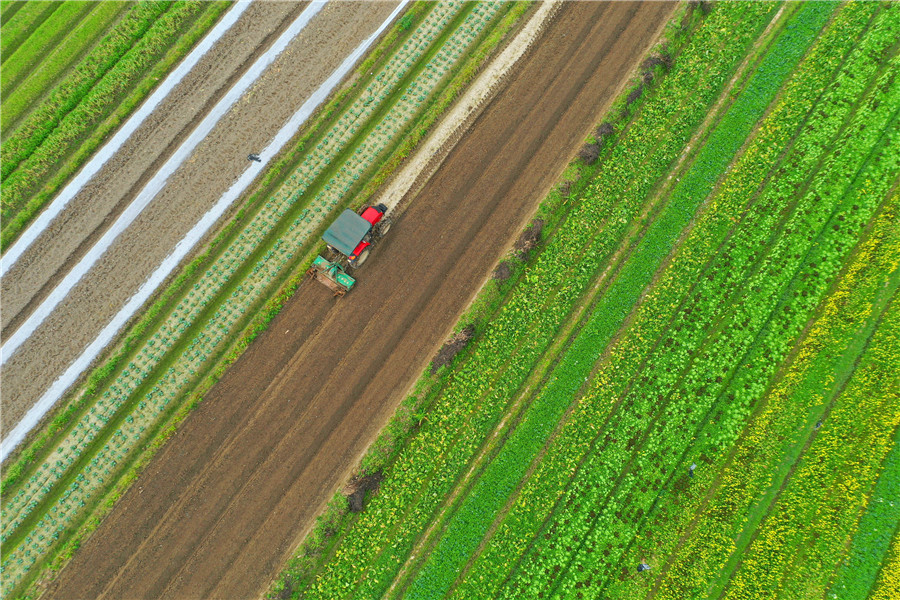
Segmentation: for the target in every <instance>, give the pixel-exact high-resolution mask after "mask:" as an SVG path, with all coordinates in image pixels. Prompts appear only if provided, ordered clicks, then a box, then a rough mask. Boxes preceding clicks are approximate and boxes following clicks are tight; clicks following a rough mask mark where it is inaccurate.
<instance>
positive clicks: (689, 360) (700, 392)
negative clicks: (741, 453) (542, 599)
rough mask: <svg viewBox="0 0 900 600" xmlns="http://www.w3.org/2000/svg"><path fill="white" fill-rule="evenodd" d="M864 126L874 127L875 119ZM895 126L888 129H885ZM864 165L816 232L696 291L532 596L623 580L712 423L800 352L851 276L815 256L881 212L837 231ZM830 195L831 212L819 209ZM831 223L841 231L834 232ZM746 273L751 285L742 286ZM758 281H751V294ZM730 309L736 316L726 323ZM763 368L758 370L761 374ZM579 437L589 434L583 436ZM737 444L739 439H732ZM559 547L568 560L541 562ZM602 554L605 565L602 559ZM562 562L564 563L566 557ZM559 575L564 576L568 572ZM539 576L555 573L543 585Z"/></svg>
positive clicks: (617, 422) (813, 201)
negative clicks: (831, 288) (831, 291)
mask: <svg viewBox="0 0 900 600" xmlns="http://www.w3.org/2000/svg"><path fill="white" fill-rule="evenodd" d="M862 122H866V123H869V124H871V123H872V122H873V121H871V120H869V119H865V118H864V119H862ZM883 124H884V122H883V121H882V122H881V124H880V125H881V126H882V127H883ZM857 133H858V131H857ZM868 149H871V146H869V147H868V148H867V150H868ZM864 157H865V154H863V155H862V156H857V157H856V159H857V162H851V161H848V162H847V163H845V164H846V166H847V170H846V171H838V170H837V169H835V172H834V174H833V175H832V176H831V178H829V179H830V181H827V183H822V184H818V185H815V188H814V189H813V191H811V192H809V193H808V195H807V196H806V198H804V200H805V201H806V206H807V207H808V208H805V210H804V212H807V211H808V212H809V213H810V214H811V215H812V216H813V218H810V219H809V220H807V217H806V215H805V214H804V215H801V214H798V213H795V215H794V216H793V217H792V218H791V220H790V221H788V222H787V226H786V227H785V228H784V230H783V231H784V233H783V234H782V235H781V237H780V238H777V239H776V240H772V241H774V244H772V243H769V244H766V238H767V237H768V230H763V231H761V232H759V233H760V234H761V235H758V236H756V239H752V240H749V241H750V242H751V243H750V244H749V245H747V244H741V245H740V246H739V247H737V248H736V250H737V256H734V257H731V258H732V260H731V261H729V260H728V257H727V256H726V257H725V258H726V260H725V261H724V262H723V263H722V264H721V265H720V268H719V269H718V272H716V270H713V271H711V272H707V273H706V274H705V278H704V279H702V280H700V282H699V283H698V284H697V285H695V287H694V290H693V291H692V294H691V297H690V300H689V302H687V303H685V304H684V305H683V309H682V311H681V315H680V316H679V318H678V319H677V320H676V321H675V322H674V323H673V325H674V327H673V328H670V329H669V331H668V333H666V334H662V333H661V334H660V335H659V336H658V337H655V338H651V339H656V340H658V341H659V342H661V343H660V344H659V345H658V346H657V348H656V350H655V351H654V352H653V353H651V354H650V355H649V356H648V361H647V363H645V365H644V367H643V369H642V370H641V377H640V379H639V380H637V381H634V382H633V383H632V384H631V385H630V387H629V388H628V390H627V392H626V393H625V395H624V396H623V397H622V398H621V400H620V401H619V402H617V404H618V405H619V407H620V409H619V410H618V411H617V412H615V413H614V414H613V415H612V416H611V417H610V418H609V419H608V420H607V421H606V422H605V423H604V424H603V426H602V431H605V432H607V439H603V440H599V439H597V440H595V442H594V444H595V446H596V448H595V450H594V451H593V452H592V454H590V456H589V457H588V458H587V460H586V461H584V462H583V463H581V464H580V466H579V470H578V474H577V476H576V478H575V479H574V483H573V487H572V489H571V491H570V492H569V493H568V494H567V496H566V498H565V507H563V506H562V502H560V504H559V505H558V508H557V511H558V512H557V513H556V514H555V516H554V518H553V521H552V522H551V525H550V527H549V529H548V531H550V532H551V538H550V540H549V541H548V542H546V543H543V542H542V543H540V544H537V545H536V546H535V547H534V549H533V550H532V553H533V554H532V560H531V561H530V562H528V561H527V558H526V562H525V563H524V566H523V568H522V571H521V573H522V577H523V580H522V581H521V583H522V584H523V586H528V589H529V590H532V591H533V590H534V587H535V584H538V585H540V584H541V581H542V580H543V581H544V584H543V585H541V587H539V588H538V591H541V592H544V593H545V594H547V593H549V592H552V593H553V594H565V593H567V592H568V593H575V592H574V591H573V590H574V589H576V588H575V586H576V585H578V586H583V585H592V584H593V585H603V583H604V582H605V580H606V578H609V577H610V576H611V575H612V572H613V569H614V567H615V565H616V564H617V562H618V561H617V558H618V556H619V555H620V554H621V550H623V549H624V548H625V547H626V544H627V543H628V542H629V540H631V539H632V537H633V536H634V534H635V533H636V531H637V530H638V528H639V526H640V524H641V522H642V517H643V515H644V514H646V512H647V511H648V510H649V509H650V507H651V506H652V505H653V503H654V502H655V501H656V499H657V497H658V494H659V491H660V489H661V488H660V485H661V483H662V482H664V481H667V480H668V479H669V478H670V477H671V475H672V473H674V472H675V471H676V469H677V467H678V465H679V463H681V462H682V460H683V458H682V457H683V456H685V455H686V454H688V453H690V454H692V455H693V456H698V455H699V454H698V453H697V452H696V451H693V452H690V449H691V447H692V446H693V444H694V436H696V435H698V434H697V431H698V427H699V426H700V425H705V426H707V427H708V432H705V435H704V436H702V439H706V438H707V437H708V435H709V434H711V433H712V432H719V431H720V430H721V427H722V424H721V423H719V422H716V420H715V419H713V420H712V421H706V422H705V419H706V417H708V415H709V414H710V413H711V412H713V411H714V410H715V409H716V408H717V407H718V406H722V405H731V404H737V406H738V407H740V405H741V403H742V401H746V400H747V399H748V398H749V397H751V396H758V395H759V394H761V393H762V391H763V389H764V388H763V383H762V382H764V381H766V379H767V376H768V375H770V374H771V371H773V370H774V369H775V367H776V365H777V364H779V362H780V357H782V356H783V355H784V352H785V350H786V346H787V342H788V340H791V339H793V336H794V335H796V334H797V333H799V331H800V329H801V328H802V327H803V325H804V324H805V322H806V320H807V317H806V315H808V314H810V312H811V311H812V310H813V308H814V306H815V302H814V298H816V294H819V295H820V294H821V293H823V292H824V289H825V287H826V286H827V282H828V281H829V279H828V276H833V274H834V273H835V272H836V271H837V269H838V268H839V267H840V266H841V262H840V261H834V262H829V263H827V266H828V268H827V269H826V265H825V264H822V262H821V261H819V263H818V264H817V265H816V266H815V267H814V268H810V269H808V270H809V271H811V272H812V271H815V272H816V276H812V274H811V273H804V272H803V269H804V267H803V263H802V260H803V259H804V258H807V257H805V256H804V255H805V253H806V252H807V251H811V252H812V253H813V254H815V253H817V252H821V253H822V254H824V255H827V256H828V257H829V258H831V257H832V256H834V255H836V248H837V247H840V246H844V248H842V250H844V251H845V250H846V246H849V244H848V243H847V241H848V239H849V240H854V239H855V235H856V231H858V226H859V225H861V224H864V223H865V222H866V221H867V217H868V216H869V215H870V214H871V207H870V211H869V212H868V213H867V212H866V211H865V210H863V209H861V210H860V211H859V212H857V213H854V214H849V213H850V210H849V209H850V206H849V205H848V206H846V207H845V208H846V209H847V213H848V214H847V215H846V218H847V220H848V222H850V225H849V227H850V232H841V231H836V230H832V229H830V227H831V226H832V223H831V222H830V218H831V216H832V213H833V211H834V210H835V205H836V204H838V203H840V202H849V200H848V198H849V197H851V196H849V195H845V192H846V191H847V181H848V180H850V179H852V177H853V175H854V174H855V173H856V172H857V170H858V169H859V168H860V166H861V165H860V164H859V162H858V161H860V160H864ZM833 166H837V165H833ZM826 169H827V166H826ZM826 172H827V170H826ZM820 181H821V180H820ZM820 195H821V197H822V200H821V202H818V200H817V198H818V197H819V196H820ZM878 197H879V198H880V197H882V196H878ZM817 202H818V203H817ZM842 216H843V215H842ZM826 223H827V224H828V226H829V229H825V226H826ZM853 225H855V226H857V229H856V230H854V228H853ZM754 229H755V228H754ZM751 233H752V232H751ZM820 236H821V237H820ZM761 245H763V246H770V248H771V250H770V251H769V253H768V255H767V256H764V257H763V259H762V261H761V262H760V260H759V258H754V255H756V256H757V257H758V254H757V253H756V252H754V251H753V250H749V251H748V250H747V249H748V248H751V249H752V248H759V247H760V246H761ZM741 249H744V253H746V254H747V255H748V256H747V258H748V259H749V264H748V265H747V267H749V269H750V270H749V271H747V270H746V269H747V267H743V268H742V267H741V265H740V264H737V263H736V262H735V261H734V260H733V259H735V258H741V257H740V254H741ZM760 254H761V253H760ZM754 262H755V266H754ZM735 273H737V274H738V275H740V277H739V278H736V277H735V276H734V275H735ZM795 273H796V274H797V276H798V278H799V279H801V280H803V281H805V282H806V285H807V286H808V287H813V286H817V287H814V289H810V290H806V289H804V294H803V295H802V297H801V298H800V299H797V298H792V299H791V300H790V302H789V303H785V304H783V305H779V306H778V307H777V308H778V311H777V312H773V311H774V310H775V309H776V306H775V301H776V300H777V299H778V298H780V297H781V294H782V293H783V292H784V291H786V290H788V289H789V288H788V286H789V284H790V282H791V281H792V280H793V279H794V275H795ZM746 275H749V278H747V279H746V284H743V281H744V280H745V277H746ZM707 282H708V284H707ZM729 288H733V289H734V291H736V292H737V297H736V298H732V300H731V301H727V298H728V296H722V295H721V291H722V290H729ZM813 292H815V293H813ZM722 304H725V306H729V310H728V311H727V312H725V313H724V314H719V313H721V311H720V310H718V307H719V306H721V305H722ZM775 323H777V326H776V324H775ZM760 335H762V336H763V337H762V339H759V336H760ZM666 336H668V337H666ZM754 351H755V352H754ZM745 360H746V364H744V361H745ZM754 365H755V366H757V367H758V368H757V369H755V370H753V371H751V370H750V369H752V367H753V366H754ZM767 371H768V372H767ZM738 373H739V374H738ZM632 381H633V380H632ZM604 393H606V394H608V391H607V390H604ZM613 402H616V399H615V398H613V397H607V398H606V399H604V398H602V397H601V398H600V405H601V406H607V405H609V404H611V403H613ZM622 409H624V410H622ZM704 415H706V417H704ZM648 421H649V423H648ZM585 425H586V424H585ZM572 429H573V430H575V431H577V430H578V428H577V427H576V426H574V425H573V427H572ZM602 431H601V432H600V433H602ZM725 435H726V436H728V435H730V433H729V432H727V431H726V432H725ZM559 444H560V447H561V448H562V447H568V445H569V440H567V439H566V438H565V437H563V438H561V440H560V442H559ZM548 454H549V452H548ZM570 464H571V463H570ZM622 465H626V468H625V469H623V468H622ZM591 511H594V512H595V513H596V514H595V516H594V517H591V516H590V513H591ZM567 521H568V522H570V523H571V524H568V523H567ZM554 526H555V527H554ZM551 544H552V545H554V546H555V547H556V549H557V551H556V552H552V551H551V552H544V554H543V556H539V553H540V552H542V551H545V550H546V549H547V548H549V546H550V545H551ZM570 548H572V549H576V552H575V554H574V558H569V557H570V554H571V551H570V550H569V549H570ZM594 552H598V553H601V555H600V556H591V555H592V554H593V553H594ZM559 553H561V554H562V556H555V557H554V555H555V554H559ZM557 566H560V567H561V568H560V569H559V570H557V569H556V567H557ZM537 569H549V572H548V571H545V572H543V573H536V572H535V570H537ZM535 595H536V594H535Z"/></svg>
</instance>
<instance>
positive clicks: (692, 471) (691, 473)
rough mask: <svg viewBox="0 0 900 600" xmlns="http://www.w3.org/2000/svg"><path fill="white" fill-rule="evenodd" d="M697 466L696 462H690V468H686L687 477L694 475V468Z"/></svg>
mask: <svg viewBox="0 0 900 600" xmlns="http://www.w3.org/2000/svg"><path fill="white" fill-rule="evenodd" d="M696 468H697V463H691V468H690V469H688V477H693V476H694V469H696Z"/></svg>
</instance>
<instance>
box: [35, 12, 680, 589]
mask: <svg viewBox="0 0 900 600" xmlns="http://www.w3.org/2000/svg"><path fill="white" fill-rule="evenodd" d="M602 11H605V12H606V13H608V15H609V18H610V21H611V22H616V20H617V19H618V18H621V15H622V14H627V13H630V12H632V11H635V17H634V19H633V22H634V23H635V30H636V31H635V32H634V35H631V36H618V35H617V33H618V32H616V31H614V30H613V28H610V29H609V30H607V31H604V32H603V35H599V36H597V37H596V39H595V40H593V44H592V45H591V48H592V53H588V52H582V53H575V52H573V51H572V50H573V49H574V48H578V45H579V44H580V43H581V42H583V40H579V39H577V37H578V36H573V35H567V34H569V33H570V32H571V31H574V30H577V29H579V27H578V25H579V24H582V23H583V22H584V21H585V20H588V21H589V20H591V19H592V18H595V15H596V14H597V13H598V12H602ZM670 11H671V5H669V4H666V3H643V4H640V5H639V6H638V7H637V8H636V7H635V5H633V4H630V3H613V4H609V5H606V4H595V3H573V4H569V5H566V6H565V7H563V9H562V10H561V14H560V16H559V17H558V18H557V19H556V21H555V22H554V23H553V24H551V26H550V27H549V29H548V30H547V32H546V33H545V35H544V36H543V37H542V38H541V39H540V40H538V41H537V42H536V44H535V46H534V48H533V49H532V51H531V52H530V54H529V55H528V56H527V57H526V58H525V59H523V60H522V62H521V63H520V65H519V67H518V71H517V72H516V73H514V74H513V75H511V77H510V78H509V79H508V83H507V87H506V89H505V93H503V94H501V95H499V96H498V97H497V98H496V99H495V100H494V101H493V102H492V103H491V105H489V106H488V107H487V108H486V109H485V111H484V112H483V113H482V115H481V116H480V117H479V118H478V119H477V120H476V121H475V123H474V124H473V126H472V129H471V130H470V131H469V133H468V134H467V135H466V136H465V137H464V138H463V139H462V140H461V141H460V142H459V144H458V145H457V146H456V148H455V149H454V150H453V151H452V152H451V153H450V155H449V156H448V157H447V159H446V161H445V163H444V165H443V166H442V167H441V168H440V169H438V171H437V173H436V174H435V176H434V177H433V178H432V180H431V181H430V182H428V183H427V184H426V185H425V187H424V188H423V190H422V192H421V193H420V195H419V196H418V199H417V200H416V201H414V202H413V203H412V204H411V205H410V206H409V208H408V209H407V210H406V212H405V213H404V214H403V215H402V217H401V218H399V219H398V220H397V222H396V224H395V225H394V228H393V229H392V231H391V235H390V236H388V237H387V238H386V239H385V240H384V241H383V242H382V243H381V244H380V247H379V248H378V250H377V251H376V252H375V253H374V254H373V256H372V258H370V260H369V262H368V264H367V265H366V267H365V268H364V269H362V270H361V271H360V273H359V283H358V284H357V286H356V288H355V289H354V291H353V293H352V294H349V295H347V296H346V297H345V298H343V299H341V300H340V301H334V300H333V299H332V298H331V294H330V292H328V290H327V289H325V288H324V287H323V286H320V285H317V284H314V283H313V282H310V283H307V284H304V285H303V286H301V287H300V289H299V290H298V292H297V293H296V294H295V296H294V298H292V299H291V300H290V301H289V302H288V303H287V305H286V306H285V308H284V310H283V311H282V313H281V314H280V315H279V316H278V317H277V318H276V319H275V320H273V322H272V324H271V325H270V327H269V329H268V331H267V332H266V333H264V334H262V335H261V336H260V337H259V339H258V340H257V341H256V342H255V343H254V344H253V345H252V347H251V348H250V349H249V350H248V352H247V353H246V354H245V355H244V356H243V357H242V358H241V359H240V360H239V361H238V362H237V363H236V364H235V365H234V366H233V367H232V368H231V369H230V370H229V372H228V373H226V375H225V376H224V377H223V378H222V380H221V381H220V383H219V384H218V385H217V386H216V387H215V388H214V389H213V390H212V391H211V392H210V393H209V394H208V396H207V399H206V400H205V401H204V402H203V403H202V404H201V405H200V406H199V407H198V408H197V409H196V410H195V412H194V413H193V414H192V415H191V417H190V418H189V419H188V420H187V421H186V422H185V423H184V424H183V426H182V428H181V430H180V432H179V433H178V434H177V435H176V436H175V437H173V438H172V440H170V442H169V443H168V444H166V446H165V447H164V448H163V449H161V450H160V452H159V454H158V455H157V456H156V457H155V458H154V460H153V461H151V464H150V465H149V466H148V468H147V469H146V471H145V473H144V474H143V475H142V476H141V477H139V478H138V480H136V482H135V483H134V484H133V485H132V487H131V489H130V490H129V491H128V492H127V493H126V494H125V496H124V497H123V498H122V500H121V501H120V503H119V506H117V507H116V508H115V509H114V510H113V511H112V513H111V514H110V515H109V516H108V518H107V519H106V521H105V522H104V523H103V524H102V525H101V526H100V527H99V528H98V530H97V531H96V532H95V534H94V535H93V536H92V537H91V538H90V539H89V540H87V541H85V543H84V544H82V547H81V550H80V551H79V552H78V554H77V555H76V557H75V558H74V559H73V561H72V562H71V563H70V565H69V566H68V567H67V568H66V569H65V570H64V571H63V572H62V573H61V575H60V577H59V579H58V581H57V582H55V583H54V584H53V586H52V589H51V593H50V594H49V595H50V596H51V597H57V598H67V597H72V596H81V597H86V596H90V597H98V596H100V595H101V594H102V597H108V598H116V597H148V596H153V597H157V596H158V597H166V598H180V597H189V596H192V597H200V596H203V597H249V596H252V595H254V594H257V593H259V592H260V590H261V589H262V588H263V587H264V586H265V585H267V583H268V582H269V581H270V580H271V578H272V577H273V576H274V574H275V573H276V572H277V570H278V568H279V567H280V566H281V564H282V563H283V561H284V559H285V558H286V557H287V555H288V553H289V552H290V550H291V549H292V546H293V545H294V544H295V542H296V541H297V535H298V534H299V532H301V531H302V530H304V529H305V527H306V524H307V523H308V522H309V521H311V519H313V518H314V517H315V515H316V514H317V512H318V510H319V509H320V507H321V505H322V503H323V502H325V501H327V500H328V499H329V498H330V497H331V496H332V494H333V493H334V491H335V490H336V489H337V488H338V487H339V486H340V485H341V484H342V483H343V480H344V478H345V477H346V475H347V474H348V473H349V471H350V469H352V468H353V466H354V465H355V464H356V462H357V460H358V458H359V456H360V454H361V453H362V452H363V451H364V450H365V448H366V446H367V445H368V443H369V442H370V441H371V440H372V439H373V437H374V435H375V434H377V432H378V430H379V429H380V428H381V427H382V426H383V424H384V423H385V421H386V420H387V418H388V417H389V415H390V414H391V413H392V412H393V410H394V409H395V408H396V406H397V404H398V403H399V401H400V400H401V399H402V396H403V394H404V393H405V392H406V390H407V389H408V386H409V385H410V383H411V382H412V381H413V380H414V379H415V378H416V376H417V375H418V374H419V373H420V372H421V370H422V369H423V368H424V367H425V365H426V364H427V362H428V360H430V358H431V356H432V355H433V352H434V350H436V348H437V346H438V345H439V344H440V342H441V341H442V340H443V337H444V335H445V334H446V333H447V332H448V331H449V330H450V329H451V328H452V326H453V324H454V322H455V320H456V318H457V315H458V314H459V312H460V311H461V310H462V309H463V308H464V307H465V306H466V305H467V303H468V301H469V299H470V298H471V296H472V295H473V294H474V293H475V292H476V291H477V289H478V288H479V287H480V285H481V283H482V281H483V280H484V278H485V277H486V276H487V275H488V274H489V273H490V270H491V268H492V267H493V266H494V263H495V262H496V260H497V259H498V258H499V257H500V256H501V254H502V253H503V252H504V250H505V249H506V248H507V247H508V246H509V244H510V243H511V241H512V240H513V239H514V238H515V236H516V234H517V233H518V231H519V230H520V229H521V227H522V226H524V224H525V223H526V221H527V219H528V217H529V216H530V215H531V214H532V212H533V210H534V208H535V207H536V205H537V203H538V202H539V201H540V199H541V198H542V197H543V194H544V193H545V192H546V190H547V189H549V187H550V186H551V185H553V183H554V182H555V179H556V177H557V176H558V174H559V173H560V172H561V171H562V169H563V167H564V166H565V164H566V163H567V162H568V159H569V157H570V156H571V155H572V154H573V153H574V151H575V150H576V149H577V147H578V146H579V144H580V142H581V140H582V139H583V137H584V135H586V133H587V132H588V131H589V130H590V129H591V128H592V127H593V126H594V125H595V124H596V122H597V120H598V119H599V117H600V114H599V111H600V109H601V108H602V107H603V105H604V103H605V102H606V101H608V100H609V99H610V95H611V94H612V93H613V91H614V90H615V89H616V88H617V86H618V83H619V80H620V78H621V77H623V76H625V75H627V73H628V72H629V71H630V69H631V68H632V67H633V66H634V63H635V62H636V61H637V60H638V59H639V58H640V52H641V50H642V49H643V48H644V47H645V46H646V45H647V43H648V39H649V36H651V35H652V34H653V33H655V32H656V31H657V29H658V28H659V26H660V25H661V23H662V22H663V20H664V19H665V18H666V17H667V16H668V14H669V13H670ZM604 18H606V17H605V16H604ZM609 36H614V37H617V38H618V40H617V42H616V43H615V45H614V46H613V47H612V49H611V50H610V51H609V52H608V53H603V52H601V51H598V50H597V49H598V48H602V47H603V46H604V44H605V43H606V40H607V39H608V37H609ZM559 60H562V61H564V63H565V64H564V65H561V66H560V69H558V70H556V69H553V70H551V69H547V68H546V65H547V64H548V63H552V62H554V61H559ZM560 73H565V74H566V75H567V76H563V77H558V76H559V75H560ZM554 79H556V80H557V81H559V80H561V81H559V83H558V85H556V86H552V85H550V84H551V82H553V81H554Z"/></svg>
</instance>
